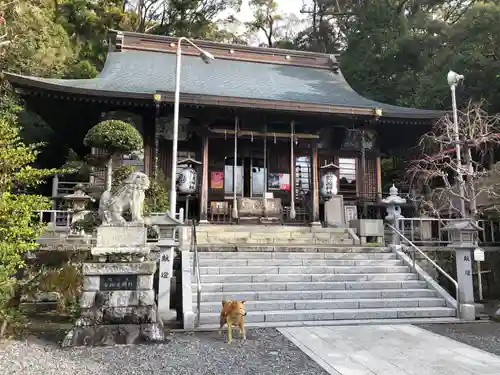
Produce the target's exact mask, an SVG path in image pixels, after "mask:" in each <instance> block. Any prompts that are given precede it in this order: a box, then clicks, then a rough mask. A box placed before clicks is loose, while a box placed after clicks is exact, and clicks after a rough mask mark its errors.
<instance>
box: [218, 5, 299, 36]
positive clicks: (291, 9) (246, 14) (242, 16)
mask: <svg viewBox="0 0 500 375" xmlns="http://www.w3.org/2000/svg"><path fill="white" fill-rule="evenodd" d="M304 1H305V2H306V3H308V2H309V0H276V2H277V3H278V6H279V12H280V13H282V14H290V13H293V14H294V15H296V16H297V17H298V18H304V17H305V16H306V15H305V14H301V13H300V10H301V9H302V4H303V3H304ZM229 14H235V13H234V12H225V13H224V14H222V15H221V16H222V17H221V18H225V17H227V15H229ZM235 15H236V18H237V19H238V20H239V21H241V22H248V21H251V20H252V11H251V10H250V7H249V6H248V0H243V4H242V7H241V11H240V12H239V13H237V14H235ZM232 31H243V28H242V27H241V28H238V29H236V30H232ZM252 39H253V38H252ZM265 40H266V38H265V36H264V34H263V33H262V32H260V33H259V35H256V37H255V39H253V40H249V42H250V44H251V45H253V44H259V41H260V42H265Z"/></svg>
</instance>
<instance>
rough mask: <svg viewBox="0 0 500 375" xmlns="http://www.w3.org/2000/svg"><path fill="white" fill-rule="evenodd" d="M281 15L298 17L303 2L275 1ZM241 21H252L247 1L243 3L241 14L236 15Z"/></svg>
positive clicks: (293, 0)
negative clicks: (290, 14)
mask: <svg viewBox="0 0 500 375" xmlns="http://www.w3.org/2000/svg"><path fill="white" fill-rule="evenodd" d="M276 2H277V3H278V5H279V7H280V11H281V12H283V13H295V14H297V15H298V16H300V9H301V8H302V2H303V0H276ZM238 16H239V17H238V18H240V20H241V21H243V22H245V21H250V20H251V19H252V11H251V10H250V8H249V7H248V0H244V1H243V6H242V7H241V12H240V13H239V14H238Z"/></svg>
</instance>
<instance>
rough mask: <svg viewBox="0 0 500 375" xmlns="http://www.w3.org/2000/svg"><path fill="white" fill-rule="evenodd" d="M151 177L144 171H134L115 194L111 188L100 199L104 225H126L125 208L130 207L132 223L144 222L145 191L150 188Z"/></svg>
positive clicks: (100, 212)
mask: <svg viewBox="0 0 500 375" xmlns="http://www.w3.org/2000/svg"><path fill="white" fill-rule="evenodd" d="M149 184H150V181H149V177H148V176H146V175H145V174H144V173H142V172H132V173H131V174H130V175H129V176H128V177H127V179H126V180H125V181H124V183H123V185H122V186H120V187H119V188H118V189H117V190H116V192H115V193H114V194H112V193H111V192H110V191H109V190H106V191H105V192H104V193H102V195H101V198H100V200H99V215H100V217H101V219H102V222H103V224H104V225H106V224H107V225H125V224H126V223H127V221H126V220H125V218H124V217H123V213H124V212H125V210H127V209H130V213H131V214H132V220H131V222H132V223H144V217H143V215H142V212H143V207H144V198H145V191H146V190H147V189H149Z"/></svg>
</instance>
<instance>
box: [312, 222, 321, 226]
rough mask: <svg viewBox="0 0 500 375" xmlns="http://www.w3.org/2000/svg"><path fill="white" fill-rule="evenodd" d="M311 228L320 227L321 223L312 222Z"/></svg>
mask: <svg viewBox="0 0 500 375" xmlns="http://www.w3.org/2000/svg"><path fill="white" fill-rule="evenodd" d="M311 227H321V223H320V222H319V221H313V222H312V223H311Z"/></svg>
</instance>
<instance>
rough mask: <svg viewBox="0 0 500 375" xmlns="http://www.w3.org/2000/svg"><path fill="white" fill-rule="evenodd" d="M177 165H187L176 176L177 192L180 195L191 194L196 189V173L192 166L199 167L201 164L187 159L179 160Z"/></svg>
mask: <svg viewBox="0 0 500 375" xmlns="http://www.w3.org/2000/svg"><path fill="white" fill-rule="evenodd" d="M177 164H180V165H187V166H186V167H184V168H182V169H181V171H180V172H179V174H178V175H177V178H176V181H175V185H176V187H177V190H178V191H179V193H182V194H193V193H194V192H196V189H197V187H198V172H196V170H195V169H194V168H193V164H196V165H201V162H199V161H197V160H194V159H191V158H188V159H183V160H179V162H178V163H177Z"/></svg>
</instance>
